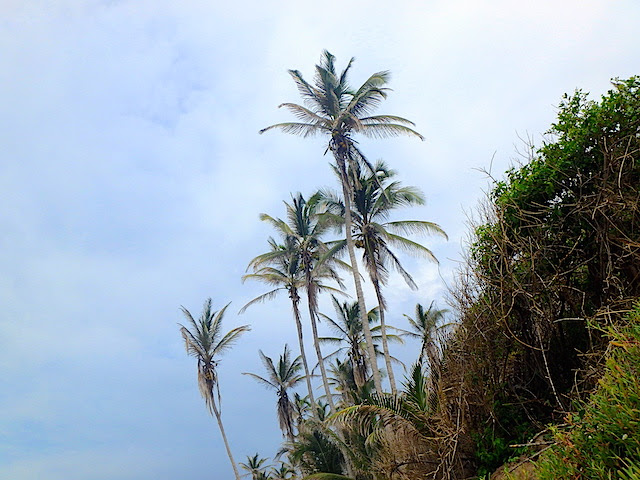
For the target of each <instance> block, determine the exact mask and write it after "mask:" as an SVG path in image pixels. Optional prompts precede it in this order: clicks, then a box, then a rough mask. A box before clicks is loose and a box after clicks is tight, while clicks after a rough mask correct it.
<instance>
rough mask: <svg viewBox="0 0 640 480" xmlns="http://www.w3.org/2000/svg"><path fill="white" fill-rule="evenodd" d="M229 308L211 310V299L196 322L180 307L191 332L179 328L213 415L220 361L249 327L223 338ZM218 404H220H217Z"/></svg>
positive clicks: (215, 405)
mask: <svg viewBox="0 0 640 480" xmlns="http://www.w3.org/2000/svg"><path fill="white" fill-rule="evenodd" d="M228 306H229V304H227V305H225V306H224V307H223V308H222V309H221V310H219V311H213V310H212V309H211V299H210V298H209V299H207V300H206V301H205V303H204V307H203V309H202V314H201V315H200V318H199V319H198V320H195V319H194V318H193V316H192V315H191V313H190V312H189V310H187V309H186V308H184V307H181V310H182V313H183V314H184V316H185V317H186V318H187V320H188V321H189V325H190V328H188V327H185V326H184V325H182V324H180V334H181V335H182V338H183V339H184V342H185V347H186V349H187V353H188V354H189V355H191V356H193V357H196V359H197V361H198V387H199V388H200V393H201V395H202V397H203V398H204V401H205V403H206V405H207V408H208V409H209V411H210V412H212V413H213V410H214V409H215V408H218V405H217V404H216V398H218V399H219V396H220V393H219V388H218V387H219V385H218V372H217V369H216V368H217V366H218V357H219V356H220V355H222V354H223V353H224V352H225V351H227V350H228V349H230V348H231V347H232V346H233V344H234V343H235V342H236V341H237V340H238V338H239V337H240V335H242V334H243V333H244V332H247V331H249V330H250V329H251V328H250V327H249V325H243V326H240V327H236V328H234V329H232V330H230V331H229V332H227V333H226V334H224V335H223V334H222V318H223V316H224V313H225V311H226V310H227V307H228ZM218 403H219V402H218Z"/></svg>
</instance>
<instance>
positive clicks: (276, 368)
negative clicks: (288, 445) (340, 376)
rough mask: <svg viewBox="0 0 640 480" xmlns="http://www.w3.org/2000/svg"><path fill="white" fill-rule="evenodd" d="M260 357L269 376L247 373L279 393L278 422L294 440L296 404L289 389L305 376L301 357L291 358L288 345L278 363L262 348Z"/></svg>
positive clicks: (284, 431)
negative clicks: (292, 401)
mask: <svg viewBox="0 0 640 480" xmlns="http://www.w3.org/2000/svg"><path fill="white" fill-rule="evenodd" d="M260 359H261V360H262V364H263V365H264V367H265V368H266V370H267V378H264V377H261V376H259V375H256V374H255V373H245V374H244V375H249V376H250V377H252V378H254V379H256V380H258V381H259V382H260V383H262V384H263V385H265V386H266V387H268V388H270V389H272V390H275V391H276V393H277V395H278V422H279V424H280V429H281V430H282V434H283V435H286V436H287V437H288V438H289V439H290V440H293V435H294V434H293V426H294V413H295V412H294V406H293V404H292V403H291V399H290V398H289V394H288V390H289V389H291V388H293V387H295V386H296V385H297V384H298V383H299V382H301V381H302V380H303V379H304V378H305V376H304V375H300V371H301V370H302V364H301V363H300V357H298V358H295V359H293V360H292V359H291V351H290V350H289V347H288V346H287V345H285V346H284V352H283V353H282V355H280V359H279V360H278V363H277V364H274V362H273V360H272V359H271V358H269V357H267V356H266V355H265V354H264V353H262V350H260Z"/></svg>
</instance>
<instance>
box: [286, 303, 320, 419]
mask: <svg viewBox="0 0 640 480" xmlns="http://www.w3.org/2000/svg"><path fill="white" fill-rule="evenodd" d="M295 295H296V296H295V297H294V298H291V303H292V305H293V316H294V318H295V320H296V328H297V329H298V343H299V344H300V356H301V357H302V365H303V366H304V374H305V377H306V378H305V380H306V381H307V390H308V391H309V402H311V407H312V411H314V412H315V409H314V408H313V406H314V405H315V404H316V400H315V398H314V396H313V386H312V385H311V372H310V371H309V365H308V364H307V355H306V353H305V352H304V340H303V338H302V322H301V321H300V309H299V307H298V302H299V301H300V297H298V296H297V293H296V294H295Z"/></svg>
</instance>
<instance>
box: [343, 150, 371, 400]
mask: <svg viewBox="0 0 640 480" xmlns="http://www.w3.org/2000/svg"><path fill="white" fill-rule="evenodd" d="M334 148H336V147H334ZM332 150H333V149H332ZM333 154H334V157H335V159H336V162H337V163H338V170H339V171H340V179H341V180H342V181H341V183H342V196H343V197H344V210H345V212H344V224H345V231H346V237H347V251H348V252H349V261H350V262H351V269H352V271H353V282H354V284H355V287H356V296H357V297H358V308H359V309H360V321H361V322H362V327H363V330H364V338H365V340H366V342H367V356H368V360H369V367H370V368H371V373H372V374H373V383H374V385H375V387H376V391H377V392H378V393H382V380H381V378H380V370H378V363H377V361H376V352H375V349H374V347H373V337H372V336H371V328H369V322H368V321H367V307H366V305H365V303H364V293H363V292H362V283H361V282H360V272H359V269H358V262H357V260H356V254H355V249H354V245H353V237H352V236H351V188H350V186H349V179H348V177H347V167H346V164H345V160H344V157H343V156H342V155H341V154H340V153H339V152H338V151H336V150H333Z"/></svg>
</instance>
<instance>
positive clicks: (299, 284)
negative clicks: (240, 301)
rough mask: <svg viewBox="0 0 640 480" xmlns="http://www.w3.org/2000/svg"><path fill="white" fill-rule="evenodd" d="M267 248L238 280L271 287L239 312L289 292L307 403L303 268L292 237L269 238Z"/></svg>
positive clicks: (307, 367)
mask: <svg viewBox="0 0 640 480" xmlns="http://www.w3.org/2000/svg"><path fill="white" fill-rule="evenodd" d="M269 245H270V247H271V250H270V251H269V252H267V253H264V254H262V255H258V256H257V257H256V258H254V259H253V260H251V262H249V266H248V267H247V269H249V268H252V269H253V273H250V274H247V275H244V276H243V277H242V281H243V282H244V281H245V280H247V279H251V280H258V281H260V282H263V283H266V284H268V285H272V286H274V287H275V288H274V289H273V290H270V291H269V292H267V293H264V294H262V295H260V296H258V297H256V298H254V299H253V300H251V301H250V302H249V303H247V304H246V305H245V306H244V307H242V309H241V310H240V312H241V313H242V312H244V310H246V309H247V308H248V307H249V306H250V305H253V304H254V303H257V302H262V301H264V300H267V299H271V298H273V297H274V296H275V295H276V294H277V293H278V292H279V291H281V290H285V291H286V292H287V293H288V294H289V299H290V300H291V307H292V309H293V319H294V321H295V324H296V330H297V331H298V346H299V348H300V358H301V359H302V365H303V367H304V373H305V380H306V383H307V391H308V394H309V400H310V401H311V404H314V403H315V398H314V396H313V387H312V385H311V371H310V370H309V364H308V363H307V355H306V353H305V350H304V338H303V333H302V322H301V320H300V293H299V289H300V288H303V287H304V276H303V271H302V269H301V267H300V257H299V255H298V251H297V249H296V244H295V241H294V238H293V237H289V236H285V238H284V244H278V243H277V242H276V241H275V240H274V239H273V238H269Z"/></svg>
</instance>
